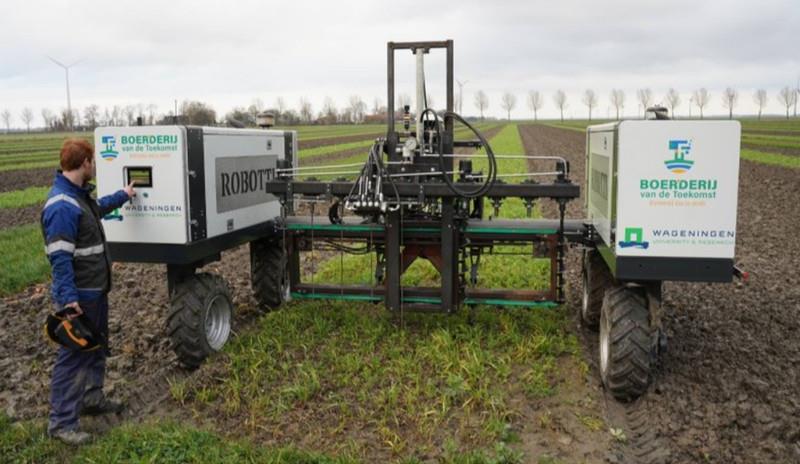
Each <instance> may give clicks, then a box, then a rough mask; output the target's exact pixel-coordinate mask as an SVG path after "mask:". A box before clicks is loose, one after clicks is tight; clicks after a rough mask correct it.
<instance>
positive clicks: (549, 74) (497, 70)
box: [0, 0, 800, 120]
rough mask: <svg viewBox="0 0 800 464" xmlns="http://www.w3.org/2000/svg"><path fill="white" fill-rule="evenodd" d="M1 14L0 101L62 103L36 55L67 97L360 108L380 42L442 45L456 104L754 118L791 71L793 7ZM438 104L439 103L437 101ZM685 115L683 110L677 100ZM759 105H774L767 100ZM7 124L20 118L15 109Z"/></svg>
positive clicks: (431, 71) (133, 4) (276, 7)
mask: <svg viewBox="0 0 800 464" xmlns="http://www.w3.org/2000/svg"><path fill="white" fill-rule="evenodd" d="M4 6H5V8H4V10H5V11H4V16H3V18H2V19H0V44H2V45H0V63H2V66H0V108H9V109H11V110H12V111H13V112H14V113H15V114H19V112H20V111H21V109H22V108H23V107H25V106H30V107H33V108H35V109H36V110H37V117H38V110H39V109H40V108H42V107H48V108H52V109H59V108H63V107H64V106H65V95H64V93H65V92H64V75H63V71H61V70H60V69H58V68H57V67H56V66H55V65H53V64H52V63H51V62H49V61H48V60H47V59H46V56H47V55H50V56H53V57H55V58H57V59H59V60H63V61H66V62H71V61H74V60H78V59H82V60H83V61H81V62H80V63H79V64H78V65H77V66H76V67H75V68H74V69H73V70H72V72H71V74H70V78H71V84H72V97H73V105H74V106H77V107H83V106H86V105H89V104H98V105H100V106H101V107H102V106H107V105H114V104H119V105H124V104H136V103H144V104H149V103H155V104H157V105H158V106H159V108H160V110H161V111H162V112H166V111H167V110H168V109H169V108H171V107H172V105H173V101H174V100H176V99H177V100H184V99H197V100H202V101H207V102H209V103H211V104H212V105H214V106H215V107H216V109H217V110H218V113H221V114H222V113H225V112H226V111H228V110H229V109H230V108H232V107H233V106H241V105H247V104H249V103H250V102H251V101H252V100H253V99H254V98H261V99H262V100H264V101H265V102H267V103H268V104H269V103H272V102H273V101H274V100H275V98H276V97H278V96H282V97H283V98H285V99H286V101H287V102H288V103H289V104H290V105H291V106H297V103H298V101H299V99H300V97H307V98H309V99H310V100H311V102H312V104H313V106H314V108H315V110H319V109H320V108H321V106H322V101H323V99H324V98H325V97H326V96H331V97H333V98H334V100H335V101H336V102H337V103H338V104H339V105H340V106H343V105H344V104H345V102H346V100H347V98H348V97H349V96H350V95H360V96H362V98H364V100H365V101H367V102H370V103H371V102H372V100H373V99H374V98H375V97H378V98H381V99H382V100H383V101H385V99H386V97H385V95H386V89H385V85H386V76H385V72H386V65H385V59H386V58H385V56H386V48H385V47H386V42H387V41H389V40H395V41H402V40H440V39H445V38H451V39H454V40H455V53H456V56H455V67H456V77H457V78H459V79H461V80H466V81H469V82H468V83H467V84H466V86H465V87H464V92H465V96H464V100H465V101H464V109H465V112H466V113H469V114H472V113H475V112H476V110H475V108H474V106H473V105H472V95H473V93H474V92H476V91H477V90H479V89H482V90H485V91H486V92H487V93H488V94H489V97H490V101H491V103H490V111H489V112H490V114H492V115H495V116H501V115H502V113H503V111H502V110H501V109H500V105H499V101H500V96H501V94H502V93H503V92H505V91H510V92H513V93H515V94H516V95H517V96H518V100H519V103H518V107H517V109H516V110H515V111H514V113H512V116H514V115H516V116H517V117H521V116H523V115H525V114H527V113H528V111H527V109H526V105H525V104H524V101H525V98H524V95H525V94H526V93H527V91H528V90H530V89H538V90H541V91H542V92H543V93H545V94H546V96H547V98H546V99H547V105H546V106H545V110H544V115H545V116H546V117H554V116H555V115H556V114H557V113H556V109H555V106H554V105H553V104H552V97H551V96H552V94H553V93H554V92H555V90H557V89H564V90H565V91H566V92H567V94H568V95H569V100H570V109H569V111H568V113H569V114H572V115H573V116H576V117H580V116H582V114H583V112H584V110H585V108H583V107H582V105H581V104H580V95H581V94H582V92H583V90H584V89H586V88H593V89H595V91H596V92H597V93H598V95H599V96H600V105H599V112H600V113H603V111H602V109H603V108H605V107H606V106H607V104H608V103H607V96H608V93H609V92H610V90H611V89H612V88H623V89H625V90H626V92H627V93H628V102H629V103H628V106H627V112H628V113H630V114H631V115H632V114H633V113H635V112H636V107H635V103H634V94H635V91H636V89H637V88H640V87H649V88H652V89H653V91H654V93H655V94H656V95H657V97H658V98H660V96H661V95H663V93H664V92H665V91H666V89H667V88H669V87H674V88H676V89H678V90H679V91H681V92H683V94H684V95H685V98H684V101H688V95H689V92H690V91H691V90H693V89H695V88H698V87H701V86H705V87H708V88H709V89H710V90H711V91H712V93H715V94H716V98H715V99H713V100H712V104H711V107H710V109H709V111H708V112H711V113H713V112H718V113H719V112H722V108H721V106H720V98H719V93H720V92H721V90H722V89H724V88H725V87H727V86H733V87H736V88H738V89H740V92H741V94H742V96H741V97H740V104H739V107H738V109H739V111H742V112H744V111H748V112H749V111H753V104H752V98H750V94H752V92H753V90H754V89H756V88H762V87H763V88H766V89H768V91H769V93H770V94H771V95H773V96H774V95H775V94H776V93H777V90H778V89H779V88H780V87H782V86H784V85H790V84H793V83H794V82H795V80H796V79H797V78H798V75H800V57H798V54H797V53H796V37H795V34H796V27H795V26H796V25H797V24H800V4H798V3H797V1H796V0H781V1H779V0H764V1H755V0H752V1H746V2H736V3H735V4H734V3H732V2H729V1H724V0H715V1H706V2H696V1H688V0H674V1H670V2H641V1H628V0H620V1H607V2H602V3H596V2H585V1H577V0H562V1H559V2H552V1H548V2H533V1H508V2H494V3H488V2H485V1H461V2H458V3H447V2H440V3H433V4H432V3H430V2H420V1H415V0H414V1H412V0H409V1H406V2H392V3H386V2H374V1H358V2H356V1H339V2H326V1H319V2H308V1H295V2H263V1H237V2H212V1H177V2H156V1H151V0H139V1H117V2H100V1H86V0H84V1H70V2H43V1H30V0H29V1H15V0H12V1H9V2H6V4H5V5H4ZM412 63H413V61H412V60H411V58H410V55H409V56H406V57H399V58H398V85H399V86H404V88H400V89H398V93H408V94H413V89H412V87H411V85H412V82H413V68H411V66H412ZM443 69H444V62H443V57H442V56H441V55H440V54H439V55H437V54H431V55H430V56H429V57H428V66H427V71H428V78H429V80H430V81H431V85H430V89H431V93H433V94H435V93H437V92H438V93H441V92H442V91H443V86H442V85H441V84H437V83H436V82H435V81H436V80H441V79H442V78H443V76H444V74H443ZM435 100H436V101H437V102H438V103H444V97H443V96H439V97H438V98H435ZM684 110H686V108H685V107H684ZM769 110H770V111H772V112H779V111H780V108H779V106H778V105H777V103H776V101H775V98H771V103H770V106H769ZM15 119H17V120H19V118H18V117H17V118H15Z"/></svg>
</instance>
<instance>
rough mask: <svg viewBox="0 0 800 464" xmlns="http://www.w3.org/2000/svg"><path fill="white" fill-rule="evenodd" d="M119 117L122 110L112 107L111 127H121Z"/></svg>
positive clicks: (118, 107)
mask: <svg viewBox="0 0 800 464" xmlns="http://www.w3.org/2000/svg"><path fill="white" fill-rule="evenodd" d="M121 116H122V108H121V107H120V106H119V105H114V107H113V108H111V125H112V126H121V125H122V121H120V117H121ZM175 116H177V115H175Z"/></svg>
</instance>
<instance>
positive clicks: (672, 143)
mask: <svg viewBox="0 0 800 464" xmlns="http://www.w3.org/2000/svg"><path fill="white" fill-rule="evenodd" d="M666 148H667V150H668V151H669V153H670V154H671V155H672V158H671V159H668V160H666V161H664V166H666V168H667V170H668V171H669V172H671V173H673V174H677V176H676V177H666V178H664V177H662V178H657V177H652V178H647V179H639V195H640V196H641V198H643V199H662V200H665V199H678V200H713V199H715V198H717V187H718V183H719V181H718V179H713V178H706V179H702V178H701V179H697V178H695V179H690V178H686V177H684V174H686V173H688V172H689V171H690V170H692V168H693V167H694V166H695V161H696V160H692V159H689V157H693V158H696V157H695V156H694V150H693V144H692V141H691V140H689V139H672V140H669V141H668V143H667V144H666ZM678 176H680V177H678Z"/></svg>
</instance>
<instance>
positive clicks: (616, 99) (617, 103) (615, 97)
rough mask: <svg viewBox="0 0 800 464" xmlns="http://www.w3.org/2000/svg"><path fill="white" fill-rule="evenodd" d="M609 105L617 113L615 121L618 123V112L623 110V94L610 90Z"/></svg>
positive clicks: (617, 90)
mask: <svg viewBox="0 0 800 464" xmlns="http://www.w3.org/2000/svg"><path fill="white" fill-rule="evenodd" d="M611 104H612V105H614V109H615V110H616V112H617V116H616V119H617V121H619V110H624V109H625V92H624V91H623V90H622V89H613V90H611Z"/></svg>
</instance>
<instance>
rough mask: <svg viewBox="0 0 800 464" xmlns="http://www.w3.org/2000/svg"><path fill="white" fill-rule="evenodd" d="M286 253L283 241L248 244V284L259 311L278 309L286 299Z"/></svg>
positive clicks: (271, 240)
mask: <svg viewBox="0 0 800 464" xmlns="http://www.w3.org/2000/svg"><path fill="white" fill-rule="evenodd" d="M285 256H286V253H285V251H284V249H283V240H280V239H274V238H273V239H269V238H264V239H260V240H255V241H252V242H250V284H251V286H252V287H253V296H254V297H255V299H256V301H258V307H259V309H260V310H261V311H263V312H267V311H272V310H274V309H278V307H280V305H281V304H283V303H284V302H285V301H286V300H287V299H288V278H287V270H286V264H287V261H286V257H285Z"/></svg>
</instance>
